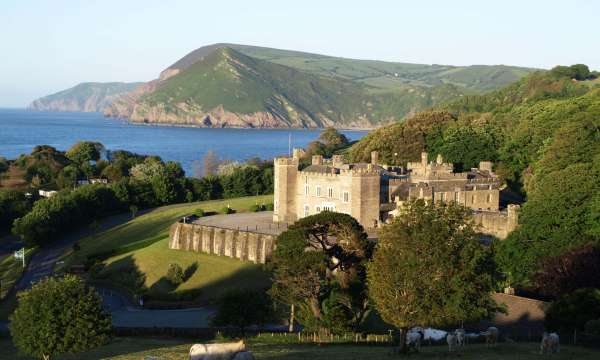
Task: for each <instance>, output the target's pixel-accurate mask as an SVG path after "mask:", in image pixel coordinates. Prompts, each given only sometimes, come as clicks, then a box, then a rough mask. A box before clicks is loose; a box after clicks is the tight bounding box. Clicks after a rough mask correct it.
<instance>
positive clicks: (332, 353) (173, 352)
mask: <svg viewBox="0 0 600 360" xmlns="http://www.w3.org/2000/svg"><path fill="white" fill-rule="evenodd" d="M191 345H192V342H191V341H184V340H173V339H148V338H116V339H114V340H113V341H112V342H111V343H110V344H109V345H106V346H103V347H100V348H98V349H95V350H93V351H90V352H87V353H83V354H78V355H77V356H70V357H57V358H56V359H81V360H87V359H114V360H117V359H118V360H139V359H144V357H145V356H154V357H156V358H157V359H161V360H171V359H172V360H175V359H177V360H180V359H187V358H188V351H189V348H190V346H191ZM248 348H249V350H250V351H251V352H252V353H253V354H254V355H255V356H256V359H257V360H261V359H283V360H300V359H311V360H353V359H354V360H359V359H369V360H379V359H398V358H403V357H399V356H395V355H392V354H391V348H390V347H389V346H357V345H322V346H319V345H314V344H310V345H298V344H270V343H264V342H262V343H261V342H257V341H255V340H254V341H253V340H250V343H249V346H248ZM538 351H539V344H537V343H501V344H498V346H497V347H494V348H487V347H485V346H484V345H479V344H478V345H469V346H467V347H466V348H465V349H464V350H462V351H456V352H453V353H448V349H447V347H445V346H425V347H423V348H422V350H421V353H420V354H412V355H411V356H409V357H407V358H409V359H416V360H418V359H428V360H432V359H465V360H471V359H472V360H475V359H477V360H501V359H502V360H504V359H506V360H528V359H532V360H533V359H536V360H537V359H540V358H547V357H548V358H552V359H554V360H567V359H581V360H587V359H589V360H592V359H598V358H600V351H598V350H593V349H588V348H583V347H577V346H562V347H561V352H560V353H559V354H553V355H552V356H544V357H542V356H540V355H539V353H538ZM0 358H1V359H14V358H17V354H16V350H15V349H14V347H13V346H12V344H11V343H10V341H9V340H3V341H0Z"/></svg>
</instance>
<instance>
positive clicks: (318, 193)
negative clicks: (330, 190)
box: [317, 186, 321, 196]
mask: <svg viewBox="0 0 600 360" xmlns="http://www.w3.org/2000/svg"><path fill="white" fill-rule="evenodd" d="M317 196H321V187H320V186H317Z"/></svg>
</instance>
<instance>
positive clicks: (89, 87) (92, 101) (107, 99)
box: [29, 82, 142, 111]
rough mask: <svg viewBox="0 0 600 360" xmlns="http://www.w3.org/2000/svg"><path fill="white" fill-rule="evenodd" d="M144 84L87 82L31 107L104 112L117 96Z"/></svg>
mask: <svg viewBox="0 0 600 360" xmlns="http://www.w3.org/2000/svg"><path fill="white" fill-rule="evenodd" d="M141 84H142V83H121V82H111V83H98V82H86V83H81V84H78V85H76V86H74V87H72V88H69V89H67V90H63V91H59V92H57V93H55V94H52V95H48V96H44V97H42V98H39V99H37V100H35V101H33V102H32V103H31V105H29V108H30V109H33V110H49V111H102V109H104V108H105V107H107V106H109V105H110V104H111V103H112V101H114V100H115V99H116V97H117V96H119V95H121V94H124V93H127V92H129V91H132V90H133V89H135V88H136V87H137V86H139V85H141Z"/></svg>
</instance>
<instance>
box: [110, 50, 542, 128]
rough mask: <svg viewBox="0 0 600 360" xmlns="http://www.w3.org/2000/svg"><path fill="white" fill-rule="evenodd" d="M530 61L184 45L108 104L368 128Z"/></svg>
mask: <svg viewBox="0 0 600 360" xmlns="http://www.w3.org/2000/svg"><path fill="white" fill-rule="evenodd" d="M531 71H532V69H526V68H518V67H510V66H502V65H500V66H468V67H460V66H446V65H422V64H407V63H392V62H384V61H372V60H354V59H345V58H337V57H331V56H325V55H318V54H310V53H305V52H298V51H289V50H279V49H271V48H263V47H256V46H246V45H236V44H214V45H209V46H205V47H202V48H199V49H197V50H194V51H192V52H191V53H189V54H187V55H186V56H184V57H183V58H181V59H180V60H178V61H177V62H176V63H174V64H173V65H171V66H170V67H169V68H167V69H165V70H164V71H163V72H162V73H161V76H160V79H158V80H156V81H153V82H150V83H148V84H147V85H146V86H145V87H143V88H140V89H141V90H139V89H138V90H137V91H136V92H133V93H130V94H128V95H126V96H123V97H122V98H121V99H120V101H118V102H116V103H115V104H114V105H113V106H111V107H110V108H109V109H107V110H106V114H107V115H109V116H117V117H125V118H129V119H130V120H132V121H136V122H144V123H157V124H161V123H166V124H176V125H193V126H204V127H324V126H335V127H345V128H372V127H377V126H380V125H383V124H387V123H392V122H395V121H399V120H402V119H403V118H405V117H407V116H412V115H413V114H415V113H416V112H418V111H420V110H424V109H427V108H430V107H432V106H439V105H441V104H443V103H447V102H449V101H452V100H456V99H458V98H461V97H464V96H466V95H473V94H479V93H482V92H485V91H489V90H493V89H497V88H499V87H502V86H504V85H506V84H508V83H511V82H514V81H516V80H518V79H520V78H521V77H522V76H524V75H526V74H527V73H529V72H531Z"/></svg>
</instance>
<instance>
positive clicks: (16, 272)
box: [0, 249, 34, 299]
mask: <svg viewBox="0 0 600 360" xmlns="http://www.w3.org/2000/svg"><path fill="white" fill-rule="evenodd" d="M33 251H34V250H33V249H27V250H26V252H25V254H26V257H25V258H26V259H28V258H30V257H31V255H33ZM22 273H23V265H22V263H21V260H20V259H19V260H18V259H15V257H14V256H13V254H10V255H6V256H4V257H0V282H1V283H2V288H0V299H4V297H5V296H6V295H7V294H8V292H9V291H10V289H12V287H13V285H14V284H15V282H16V281H17V280H19V278H20V277H21V274H22Z"/></svg>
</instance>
